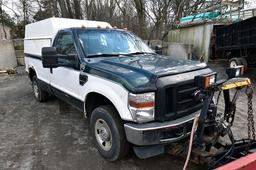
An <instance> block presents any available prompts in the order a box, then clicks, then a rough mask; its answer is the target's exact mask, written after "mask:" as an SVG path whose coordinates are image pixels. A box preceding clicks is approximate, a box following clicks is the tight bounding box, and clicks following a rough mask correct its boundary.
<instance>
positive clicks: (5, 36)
mask: <svg viewBox="0 0 256 170" xmlns="http://www.w3.org/2000/svg"><path fill="white" fill-rule="evenodd" d="M0 15H1V24H2V27H3V32H4V38H5V39H7V34H6V31H5V28H4V16H3V9H2V0H0Z"/></svg>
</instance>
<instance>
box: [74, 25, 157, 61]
mask: <svg viewBox="0 0 256 170" xmlns="http://www.w3.org/2000/svg"><path fill="white" fill-rule="evenodd" d="M78 38H79V42H80V44H81V46H82V49H83V50H84V52H85V54H86V56H87V57H97V56H104V57H106V56H114V55H129V54H135V55H136V54H144V53H154V52H153V51H152V50H151V49H150V48H149V47H148V46H147V45H146V44H145V43H144V42H143V41H142V40H141V39H140V38H138V37H136V36H135V35H133V34H132V33H130V32H126V31H121V30H100V29H99V30H79V31H78Z"/></svg>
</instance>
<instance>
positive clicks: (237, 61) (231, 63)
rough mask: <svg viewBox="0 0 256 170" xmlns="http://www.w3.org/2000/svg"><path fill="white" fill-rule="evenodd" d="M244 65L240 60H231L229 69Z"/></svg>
mask: <svg viewBox="0 0 256 170" xmlns="http://www.w3.org/2000/svg"><path fill="white" fill-rule="evenodd" d="M239 65H242V62H241V61H240V60H239V58H231V59H230V60H229V67H230V68H233V67H236V66H239Z"/></svg>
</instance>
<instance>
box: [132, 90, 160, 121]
mask: <svg viewBox="0 0 256 170" xmlns="http://www.w3.org/2000/svg"><path fill="white" fill-rule="evenodd" d="M128 107H129V109H130V111H131V113H132V117H133V119H134V121H136V122H139V123H142V122H149V121H152V120H154V116H155V93H154V92H152V93H143V94H132V93H129V97H128Z"/></svg>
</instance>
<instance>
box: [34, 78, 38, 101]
mask: <svg viewBox="0 0 256 170" xmlns="http://www.w3.org/2000/svg"><path fill="white" fill-rule="evenodd" d="M33 89H34V94H35V97H36V98H38V96H39V89H38V86H37V83H36V81H34V82H33Z"/></svg>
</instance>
